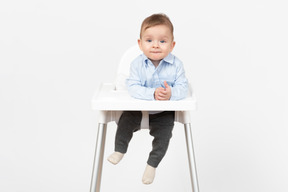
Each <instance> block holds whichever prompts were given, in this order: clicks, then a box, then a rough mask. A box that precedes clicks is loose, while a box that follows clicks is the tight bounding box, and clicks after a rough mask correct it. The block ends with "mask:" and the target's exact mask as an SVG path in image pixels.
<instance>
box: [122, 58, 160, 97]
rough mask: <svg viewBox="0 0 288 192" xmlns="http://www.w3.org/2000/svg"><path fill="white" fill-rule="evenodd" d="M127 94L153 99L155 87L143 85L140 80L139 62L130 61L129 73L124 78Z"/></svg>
mask: <svg viewBox="0 0 288 192" xmlns="http://www.w3.org/2000/svg"><path fill="white" fill-rule="evenodd" d="M126 84H127V88H128V92H129V94H130V95H131V96H132V97H134V98H136V99H143V100H154V92H155V88H149V87H145V86H144V85H143V80H141V62H139V61H138V62H137V60H136V62H132V64H131V66H130V75H129V78H128V79H127V80H126Z"/></svg>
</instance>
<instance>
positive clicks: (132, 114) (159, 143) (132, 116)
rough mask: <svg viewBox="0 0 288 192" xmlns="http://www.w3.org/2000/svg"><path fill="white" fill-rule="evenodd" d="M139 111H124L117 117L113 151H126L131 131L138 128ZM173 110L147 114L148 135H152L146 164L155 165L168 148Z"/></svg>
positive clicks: (173, 115)
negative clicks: (150, 148) (150, 149)
mask: <svg viewBox="0 0 288 192" xmlns="http://www.w3.org/2000/svg"><path fill="white" fill-rule="evenodd" d="M141 120H142V112H141V111H124V112H123V113H122V115H121V117H120V119H119V122H118V128H117V132H116V137H115V151H117V152H120V153H126V152H127V148H128V144H129V142H130V140H131V139H132V136H133V132H135V131H138V130H140V124H141ZM174 120H175V112H174V111H164V112H160V113H157V114H150V115H149V130H150V135H151V136H153V137H154V139H153V142H152V151H151V152H150V154H149V158H148V161H147V164H148V165H150V166H152V167H155V168H156V167H157V166H158V164H159V163H160V161H161V160H162V159H163V157H164V155H165V154H166V151H167V149H168V145H169V141H170V139H171V137H172V130H173V127H174Z"/></svg>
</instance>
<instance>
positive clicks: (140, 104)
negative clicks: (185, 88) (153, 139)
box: [90, 45, 199, 192]
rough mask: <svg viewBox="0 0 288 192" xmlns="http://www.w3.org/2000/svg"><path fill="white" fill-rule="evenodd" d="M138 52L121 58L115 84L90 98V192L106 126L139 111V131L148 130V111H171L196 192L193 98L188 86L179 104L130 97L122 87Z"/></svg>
mask: <svg viewBox="0 0 288 192" xmlns="http://www.w3.org/2000/svg"><path fill="white" fill-rule="evenodd" d="M141 53H142V52H141V51H140V49H139V47H138V45H135V46H133V47H131V48H130V49H128V50H127V51H126V52H125V54H124V55H123V57H122V58H121V61H120V64H119V66H118V72H117V77H116V81H115V83H103V84H102V85H101V87H100V89H99V91H96V92H95V94H94V96H93V98H92V103H91V105H92V109H93V110H95V111H98V131H97V138H96V148H95V156H94V164H93V172H92V178H91V186H90V192H100V185H101V175H102V166H103V156H104V149H105V138H106V130H107V123H108V122H111V121H115V122H116V123H118V120H119V118H120V116H121V114H122V111H129V110H130V111H142V114H143V116H142V121H141V128H149V111H175V121H176V122H179V123H182V124H184V129H185V137H186V146H187V154H188V162H189V169H190V177H191V184H192V189H193V192H199V186H198V180H197V171H196V163H195V157H194V149H193V140H192V127H191V117H190V111H193V110H196V98H195V96H194V94H192V89H191V86H190V85H189V94H188V96H187V98H185V99H183V100H179V101H146V100H139V99H134V98H132V97H130V95H129V94H128V91H127V88H126V86H125V79H126V78H127V77H128V76H129V68H130V63H131V62H132V61H133V59H135V58H136V57H137V56H138V55H140V54H141Z"/></svg>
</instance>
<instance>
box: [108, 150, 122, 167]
mask: <svg viewBox="0 0 288 192" xmlns="http://www.w3.org/2000/svg"><path fill="white" fill-rule="evenodd" d="M123 156H124V154H123V153H120V152H116V151H115V152H114V153H112V154H111V155H110V156H109V157H108V161H109V162H110V163H112V164H114V165H116V164H117V163H119V162H120V161H121V159H122V158H123Z"/></svg>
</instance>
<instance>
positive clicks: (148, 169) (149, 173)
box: [142, 165, 156, 184]
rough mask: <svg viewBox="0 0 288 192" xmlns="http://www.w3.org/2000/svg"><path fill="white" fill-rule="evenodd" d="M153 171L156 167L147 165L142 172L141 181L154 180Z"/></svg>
mask: <svg viewBox="0 0 288 192" xmlns="http://www.w3.org/2000/svg"><path fill="white" fill-rule="evenodd" d="M155 172H156V168H154V167H151V166H150V165H147V166H146V169H145V171H144V174H143V178H142V182H143V183H144V184H151V183H152V182H153V180H154V177H155Z"/></svg>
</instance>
